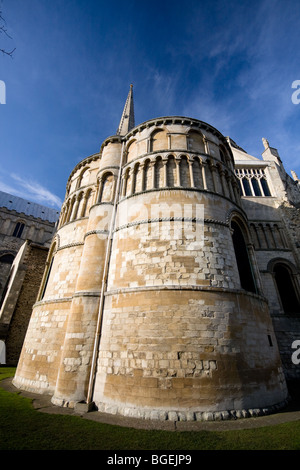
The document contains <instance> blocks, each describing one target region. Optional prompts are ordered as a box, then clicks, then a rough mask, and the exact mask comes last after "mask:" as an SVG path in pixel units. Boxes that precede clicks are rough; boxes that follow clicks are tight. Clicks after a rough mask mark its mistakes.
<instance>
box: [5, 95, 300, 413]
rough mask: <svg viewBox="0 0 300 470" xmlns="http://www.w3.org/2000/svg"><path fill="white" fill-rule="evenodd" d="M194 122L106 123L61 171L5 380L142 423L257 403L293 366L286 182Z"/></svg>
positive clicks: (292, 201)
mask: <svg viewBox="0 0 300 470" xmlns="http://www.w3.org/2000/svg"><path fill="white" fill-rule="evenodd" d="M262 147H263V148H264V151H263V153H262V159H260V158H256V157H254V156H252V155H249V154H248V153H247V152H246V151H245V150H243V149H242V148H240V147H239V146H238V145H237V144H236V143H235V142H234V141H233V140H232V139H231V138H229V137H225V136H223V135H222V134H221V133H220V132H219V131H218V130H217V129H216V128H214V127H213V126H212V125H210V124H208V123H205V122H202V121H200V120H198V119H194V118H189V117H182V116H166V117H160V118H156V119H150V120H148V121H146V122H143V123H142V124H139V125H137V126H136V124H135V119H134V103H133V89H132V86H131V87H130V90H129V94H128V97H127V100H126V103H125V106H124V110H123V114H122V116H121V120H120V124H119V127H118V129H117V131H116V133H115V134H114V135H112V136H110V137H108V138H107V139H106V140H105V141H104V142H103V143H102V145H101V148H100V150H99V152H97V153H95V154H93V155H91V156H89V157H87V158H85V159H83V160H82V161H80V162H79V163H78V164H77V165H76V166H75V168H74V169H73V171H72V172H71V174H70V176H69V179H68V182H67V186H66V195H65V199H64V202H63V205H62V208H61V212H60V217H59V221H58V223H57V226H56V231H55V234H54V237H53V239H52V242H51V245H50V248H49V253H48V257H47V260H46V267H45V271H44V275H43V279H42V282H41V285H40V288H39V293H38V296H37V299H36V302H35V304H34V306H33V311H32V315H31V319H30V323H29V326H28V330H27V334H26V337H25V340H24V344H23V348H22V352H21V355H20V359H19V363H18V367H17V370H16V374H15V377H14V380H13V384H14V385H15V387H17V388H19V389H22V390H27V391H31V392H35V393H41V394H48V395H51V396H52V398H51V400H52V403H53V404H55V405H57V406H68V407H72V408H75V409H76V408H77V409H80V407H86V409H92V408H93V409H97V410H99V411H102V412H105V413H111V414H120V415H123V416H132V417H138V418H142V419H152V420H154V419H156V420H214V419H230V418H239V417H247V416H257V415H259V414H266V413H270V412H272V411H274V410H277V409H279V408H280V407H283V406H285V405H286V403H287V401H288V397H289V389H288V384H289V383H290V382H293V381H297V380H299V378H300V365H298V364H297V363H294V362H297V361H293V360H292V355H293V352H294V350H293V344H294V342H295V341H296V340H299V339H300V307H299V301H300V283H299V282H300V278H299V272H300V259H299V255H300V253H299V246H300V245H299V244H300V237H299V223H300V216H299V207H300V183H299V180H298V177H297V175H296V174H295V173H293V172H292V176H293V177H291V176H289V175H288V174H287V173H286V171H285V169H284V166H283V163H282V161H281V158H280V156H279V154H278V152H277V150H276V149H275V148H273V147H271V146H270V144H269V142H268V141H267V140H266V139H263V143H262Z"/></svg>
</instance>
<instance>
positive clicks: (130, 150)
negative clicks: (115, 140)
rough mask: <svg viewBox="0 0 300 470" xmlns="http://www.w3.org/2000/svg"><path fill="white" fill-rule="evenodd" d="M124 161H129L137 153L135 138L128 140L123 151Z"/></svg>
mask: <svg viewBox="0 0 300 470" xmlns="http://www.w3.org/2000/svg"><path fill="white" fill-rule="evenodd" d="M125 155H126V157H125V163H129V162H131V161H132V160H134V159H135V158H136V157H137V156H138V155H137V141H136V139H132V140H130V141H129V142H128V144H127V146H126V151H125Z"/></svg>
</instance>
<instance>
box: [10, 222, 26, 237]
mask: <svg viewBox="0 0 300 470" xmlns="http://www.w3.org/2000/svg"><path fill="white" fill-rule="evenodd" d="M24 227H25V224H23V223H22V222H18V223H17V224H16V226H15V229H14V232H13V237H17V238H21V236H22V233H23V230H24Z"/></svg>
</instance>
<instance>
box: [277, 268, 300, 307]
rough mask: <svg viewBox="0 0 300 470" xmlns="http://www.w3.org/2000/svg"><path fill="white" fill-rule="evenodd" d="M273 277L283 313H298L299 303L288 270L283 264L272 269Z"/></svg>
mask: <svg viewBox="0 0 300 470" xmlns="http://www.w3.org/2000/svg"><path fill="white" fill-rule="evenodd" d="M274 275H275V282H276V285H277V289H278V292H279V296H280V300H281V304H282V307H283V310H284V312H285V313H300V306H299V301H298V298H297V294H296V292H295V288H294V285H293V281H292V278H291V274H290V270H289V269H288V268H287V267H286V266H284V265H283V264H277V265H276V266H275V267H274Z"/></svg>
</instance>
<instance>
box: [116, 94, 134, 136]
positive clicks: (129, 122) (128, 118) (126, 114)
mask: <svg viewBox="0 0 300 470" xmlns="http://www.w3.org/2000/svg"><path fill="white" fill-rule="evenodd" d="M132 88H133V85H130V90H129V93H128V96H127V100H126V103H125V106H124V109H123V114H122V117H121V121H120V124H119V127H118V130H117V135H121V136H124V135H126V134H127V133H128V132H129V131H131V129H133V128H134V126H135V122H134V107H133V90H132Z"/></svg>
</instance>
